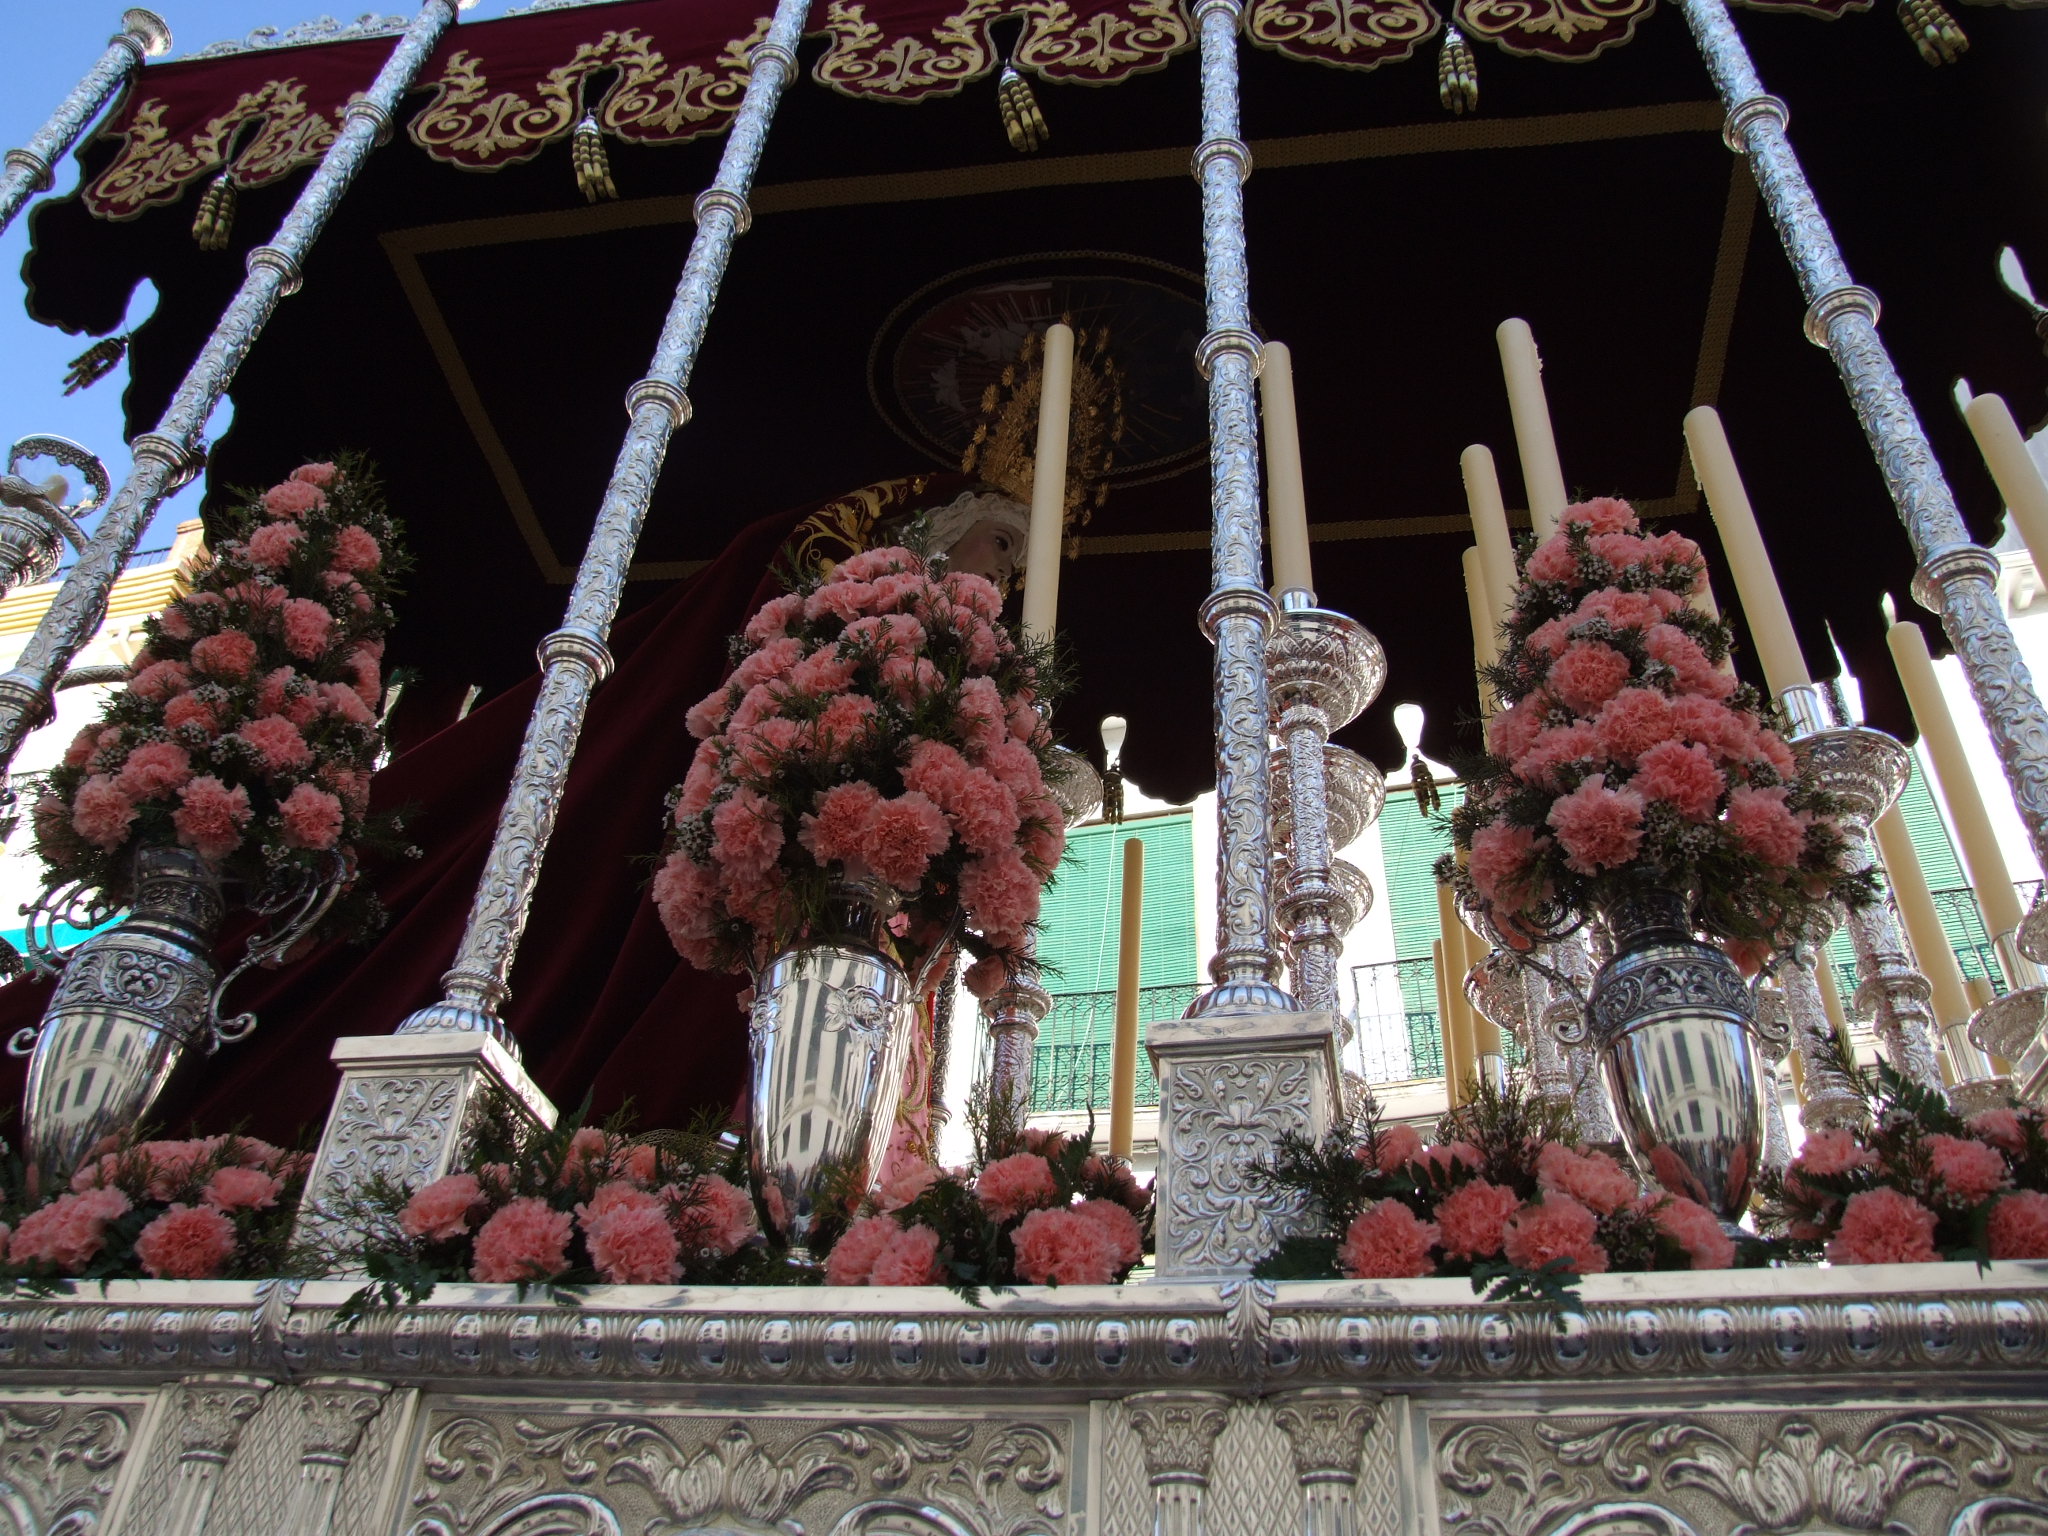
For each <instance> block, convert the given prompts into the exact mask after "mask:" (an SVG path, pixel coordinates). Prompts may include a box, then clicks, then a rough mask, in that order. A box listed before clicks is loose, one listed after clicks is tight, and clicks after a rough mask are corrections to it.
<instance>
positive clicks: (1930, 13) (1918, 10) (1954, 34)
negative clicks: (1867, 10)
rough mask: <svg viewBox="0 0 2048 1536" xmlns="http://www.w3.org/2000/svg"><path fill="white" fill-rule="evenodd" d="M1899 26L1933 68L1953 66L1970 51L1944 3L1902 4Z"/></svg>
mask: <svg viewBox="0 0 2048 1536" xmlns="http://www.w3.org/2000/svg"><path fill="white" fill-rule="evenodd" d="M1899 25H1900V26H1902V27H1904V28H1905V29H1906V36H1908V37H1910V38H1911V39H1913V46H1914V47H1915V48H1918V49H1919V50H1920V57H1921V58H1923V59H1925V60H1926V61H1927V62H1928V63H1929V64H1930V65H1933V66H1936V67H1939V66H1941V65H1943V64H1953V63H1955V61H1956V60H1957V59H1960V58H1961V57H1962V56H1963V55H1964V54H1966V53H1968V52H1969V51H1970V40H1969V39H1968V38H1967V37H1965V36H1963V29H1962V28H1961V27H1959V26H1957V25H1956V19H1955V17H1953V16H1951V15H1949V13H1948V12H1947V11H1945V10H1943V9H1942V7H1941V0H1899Z"/></svg>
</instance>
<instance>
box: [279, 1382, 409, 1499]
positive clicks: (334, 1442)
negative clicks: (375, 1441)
mask: <svg viewBox="0 0 2048 1536" xmlns="http://www.w3.org/2000/svg"><path fill="white" fill-rule="evenodd" d="M390 1395H391V1387H390V1385H389V1383H387V1382H381V1381H371V1380H369V1379H367V1378H363V1377H354V1376H315V1377H313V1378H311V1379H310V1380H307V1381H302V1382H300V1383H299V1384H298V1404H299V1414H300V1438H299V1480H298V1482H297V1483H296V1484H295V1485H294V1486H293V1489H292V1502H291V1505H290V1507H289V1508H288V1509H287V1510H286V1512H285V1518H284V1522H283V1524H282V1525H281V1526H280V1527H279V1529H280V1530H283V1531H290V1532H292V1533H293V1536H328V1533H329V1532H330V1531H332V1530H333V1528H334V1508H335V1502H336V1500H337V1499H339V1498H340V1496H341V1479H342V1474H343V1473H344V1472H346V1471H347V1470H348V1464H349V1463H350V1462H351V1461H352V1460H354V1459H355V1454H356V1449H357V1447H358V1446H360V1445H361V1444H362V1441H363V1431H364V1430H365V1429H367V1428H369V1425H370V1421H371V1420H373V1419H375V1418H376V1417H377V1415H378V1414H380V1413H382V1412H383V1411H384V1404H385V1401H386V1399H388V1398H389V1397H390Z"/></svg>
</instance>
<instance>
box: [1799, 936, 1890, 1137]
mask: <svg viewBox="0 0 2048 1536" xmlns="http://www.w3.org/2000/svg"><path fill="white" fill-rule="evenodd" d="M1833 929H1834V916H1833V914H1831V913H1822V914H1820V915H1819V916H1818V917H1817V918H1816V919H1815V920H1814V922H1813V923H1812V924H1811V925H1810V926H1809V927H1808V928H1807V929H1806V931H1805V933H1804V934H1803V935H1802V939H1801V943H1800V945H1799V948H1798V950H1797V952H1796V954H1795V955H1794V956H1793V958H1792V959H1791V960H1790V961H1789V962H1788V963H1787V964H1784V965H1781V966H1779V967H1778V985H1779V986H1780V987H1782V988H1783V989H1784V992H1785V1005H1786V1013H1787V1015H1788V1018H1787V1022H1788V1023H1789V1024H1790V1026H1791V1033H1792V1040H1791V1046H1792V1049H1793V1050H1794V1051H1795V1052H1797V1053H1798V1058H1799V1081H1800V1092H1801V1097H1800V1104H1799V1123H1800V1125H1801V1126H1802V1127H1804V1128H1805V1129H1807V1130H1809V1131H1814V1130H1830V1129H1836V1130H1847V1129H1850V1128H1852V1127H1855V1126H1860V1125H1862V1124H1863V1122H1864V1121H1865V1120H1866V1119H1868V1118H1869V1116H1868V1111H1867V1110H1866V1108H1865V1106H1864V1103H1863V1095H1862V1094H1860V1093H1858V1092H1857V1091H1856V1089H1855V1086H1854V1085H1853V1084H1852V1083H1851V1082H1850V1081H1849V1079H1848V1078H1847V1077H1846V1076H1845V1075H1843V1072H1842V1069H1841V1068H1840V1067H1839V1066H1837V1065H1836V1064H1835V1052H1834V1050H1833V1049H1832V1046H1833V1043H1834V1040H1835V1024H1834V1020H1832V1019H1830V1018H1829V1017H1828V1010H1827V1004H1826V1002H1825V1001H1823V1000H1822V997H1821V991H1820V976H1819V973H1818V967H1820V966H1823V965H1826V964H1828V958H1827V941H1828V936H1829V934H1830V933H1831V932H1833Z"/></svg>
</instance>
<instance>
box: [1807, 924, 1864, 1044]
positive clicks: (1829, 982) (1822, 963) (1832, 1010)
mask: <svg viewBox="0 0 2048 1536" xmlns="http://www.w3.org/2000/svg"><path fill="white" fill-rule="evenodd" d="M1813 976H1814V980H1815V981H1818V982H1819V983H1820V1006H1821V1010H1822V1011H1823V1012H1824V1013H1826V1014H1827V1016H1828V1023H1829V1024H1831V1025H1833V1026H1834V1031H1835V1038H1836V1039H1837V1040H1838V1041H1840V1042H1841V1045H1842V1054H1843V1055H1844V1056H1845V1057H1847V1058H1848V1059H1849V1060H1850V1061H1854V1060H1855V1059H1856V1042H1855V1040H1854V1039H1853V1038H1851V1036H1850V1034H1849V1010H1848V1009H1846V1008H1844V1007H1843V1006H1842V994H1841V992H1840V991H1839V990H1838V989H1837V988H1836V986H1835V964H1834V962H1833V961H1832V960H1830V959H1829V958H1828V952H1827V951H1826V950H1822V951H1821V952H1820V954H1819V955H1818V957H1817V960H1816V964H1815V966H1814V973H1813Z"/></svg>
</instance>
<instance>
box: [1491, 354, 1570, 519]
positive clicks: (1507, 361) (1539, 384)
mask: <svg viewBox="0 0 2048 1536" xmlns="http://www.w3.org/2000/svg"><path fill="white" fill-rule="evenodd" d="M1494 339H1495V340H1496V341H1498V342H1499V343H1500V365H1501V370H1502V371H1503V372H1504V373H1505V374H1506V375H1507V383H1508V412H1509V414H1510V415H1512V416H1513V417H1514V419H1515V452H1516V454H1517V455H1518V456H1519V457H1520V458H1521V461H1522V484H1523V485H1524V486H1525V487H1526V488H1527V490H1528V492H1529V521H1530V523H1531V524H1532V525H1533V526H1534V527H1535V529H1536V537H1537V538H1539V539H1547V538H1549V537H1550V536H1551V535H1552V534H1553V533H1555V532H1557V520H1558V518H1559V517H1560V516H1562V515H1563V513H1564V509H1565V501H1566V497H1565V490H1564V466H1563V465H1562V464H1560V463H1559V462H1558V457H1557V437H1556V435H1555V434H1554V433H1553V432H1552V431H1551V428H1550V402H1549V401H1548V400H1547V399H1545V398H1544V394H1543V359H1542V358H1540V357H1538V356H1537V355H1536V336H1535V333H1534V332H1533V331H1531V330H1530V329H1529V322H1528V321H1526V320H1503V321H1502V322H1501V323H1500V329H1499V330H1497V331H1495V332H1494Z"/></svg>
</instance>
